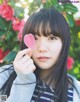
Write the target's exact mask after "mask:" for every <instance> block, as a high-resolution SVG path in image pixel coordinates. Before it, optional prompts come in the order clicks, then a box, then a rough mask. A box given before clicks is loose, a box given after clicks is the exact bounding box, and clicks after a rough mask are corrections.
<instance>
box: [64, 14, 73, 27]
mask: <svg viewBox="0 0 80 102" xmlns="http://www.w3.org/2000/svg"><path fill="white" fill-rule="evenodd" d="M66 14H67V15H66V19H67V21H68V23H69V26H70V27H73V26H74V18H73V16H72V15H71V14H68V13H66Z"/></svg>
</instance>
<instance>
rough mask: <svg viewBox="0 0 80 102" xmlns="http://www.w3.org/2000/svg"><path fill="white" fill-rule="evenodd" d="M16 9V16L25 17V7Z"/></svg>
mask: <svg viewBox="0 0 80 102" xmlns="http://www.w3.org/2000/svg"><path fill="white" fill-rule="evenodd" d="M14 11H15V16H16V17H19V18H20V17H23V16H24V15H23V14H24V9H23V8H22V7H16V6H15V8H14Z"/></svg>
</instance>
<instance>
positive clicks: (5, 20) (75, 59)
mask: <svg viewBox="0 0 80 102" xmlns="http://www.w3.org/2000/svg"><path fill="white" fill-rule="evenodd" d="M51 6H54V7H55V8H56V9H57V10H58V11H60V12H61V13H62V14H63V16H64V17H65V18H66V20H67V22H68V24H69V26H70V32H71V39H72V40H71V46H70V52H69V56H68V61H67V71H68V73H70V74H71V75H73V76H75V77H76V78H77V79H78V80H80V0H73V1H72V0H71V1H69V0H66V1H65V0H0V66H2V65H4V64H9V63H11V62H12V61H13V60H14V58H15V56H16V54H17V52H18V51H19V50H20V42H21V39H22V30H23V26H24V24H25V21H26V20H27V18H28V17H29V15H30V14H32V13H33V12H34V11H35V10H37V9H39V8H42V7H44V8H48V7H51Z"/></svg>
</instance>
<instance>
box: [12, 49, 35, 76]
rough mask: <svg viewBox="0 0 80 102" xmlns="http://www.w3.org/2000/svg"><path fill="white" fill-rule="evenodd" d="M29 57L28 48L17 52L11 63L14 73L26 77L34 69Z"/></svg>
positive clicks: (30, 53)
mask: <svg viewBox="0 0 80 102" xmlns="http://www.w3.org/2000/svg"><path fill="white" fill-rule="evenodd" d="M31 55H32V51H31V49H29V48H28V49H24V50H22V51H19V52H18V54H17V55H16V57H15V60H14V61H13V65H14V70H15V71H16V73H20V74H24V75H27V74H29V73H32V72H33V71H34V70H35V69H36V67H35V65H34V63H33V60H32V59H31Z"/></svg>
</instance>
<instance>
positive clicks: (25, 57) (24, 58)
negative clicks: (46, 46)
mask: <svg viewBox="0 0 80 102" xmlns="http://www.w3.org/2000/svg"><path fill="white" fill-rule="evenodd" d="M29 59H30V56H28V55H25V56H24V57H22V58H21V59H20V60H19V63H22V64H24V63H25V62H27V61H28V60H29Z"/></svg>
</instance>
